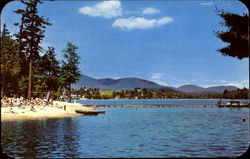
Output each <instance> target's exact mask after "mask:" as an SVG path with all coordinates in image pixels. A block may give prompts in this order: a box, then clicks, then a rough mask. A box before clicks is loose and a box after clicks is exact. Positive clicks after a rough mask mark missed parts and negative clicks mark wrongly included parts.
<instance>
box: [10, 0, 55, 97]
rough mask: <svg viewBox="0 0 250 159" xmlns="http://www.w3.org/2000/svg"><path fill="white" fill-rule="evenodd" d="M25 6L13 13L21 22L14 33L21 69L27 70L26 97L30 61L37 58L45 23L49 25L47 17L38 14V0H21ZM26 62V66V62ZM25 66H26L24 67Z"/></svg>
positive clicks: (30, 73)
mask: <svg viewBox="0 0 250 159" xmlns="http://www.w3.org/2000/svg"><path fill="white" fill-rule="evenodd" d="M21 3H23V4H24V5H25V6H26V8H25V9H18V10H16V11H15V13H17V14H20V15H21V22H20V23H16V24H15V25H16V26H19V33H18V34H17V35H16V37H17V40H18V43H19V53H20V57H21V59H22V64H24V65H23V66H24V67H23V71H24V72H25V70H29V72H28V75H29V78H28V81H29V84H28V95H27V96H28V98H29V99H30V97H31V80H32V63H34V62H36V61H37V60H38V59H39V57H40V56H39V51H40V50H41V46H40V43H41V41H42V39H43V38H44V32H45V28H46V25H51V24H50V23H49V22H48V19H44V17H42V16H39V15H38V9H37V5H38V4H39V3H41V1H40V0H29V1H24V0H21ZM27 63H28V68H27V65H25V64H27ZM25 66H26V67H25ZM24 75H25V73H24Z"/></svg>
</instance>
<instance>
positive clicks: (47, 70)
mask: <svg viewBox="0 0 250 159" xmlns="http://www.w3.org/2000/svg"><path fill="white" fill-rule="evenodd" d="M39 68H40V73H41V74H42V75H43V76H44V81H43V82H44V83H45V84H46V90H49V91H54V92H56V91H57V90H58V88H59V73H60V66H59V62H58V61H57V60H56V53H55V49H54V48H53V47H48V50H47V52H46V53H45V55H44V56H42V57H41V60H40V64H39Z"/></svg>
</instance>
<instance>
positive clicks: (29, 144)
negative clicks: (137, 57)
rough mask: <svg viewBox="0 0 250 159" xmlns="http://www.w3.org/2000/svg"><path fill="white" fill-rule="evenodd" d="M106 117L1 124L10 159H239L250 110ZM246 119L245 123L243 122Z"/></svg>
mask: <svg viewBox="0 0 250 159" xmlns="http://www.w3.org/2000/svg"><path fill="white" fill-rule="evenodd" d="M217 101H218V100H217V99H203V100H202V99H195V100H194V99H177V100H176V99H165V100H159V99H158V100H82V101H77V102H81V103H85V104H93V103H95V104H97V105H98V104H111V105H112V104H163V103H168V102H169V103H173V104H216V102H217ZM103 110H105V111H106V114H103V115H98V116H78V117H70V118H61V119H46V120H30V121H18V122H2V123H1V128H2V130H1V131H2V132H1V144H2V145H1V146H2V148H3V150H4V152H5V153H7V154H8V155H9V156H12V157H31V158H34V157H73V158H76V157H79V158H84V157H87V158H98V157H236V156H240V155H241V154H243V153H244V152H245V151H246V149H247V148H248V146H249V108H217V107H184V106H183V107H166V108H163V107H160V108H158V107H157V108H152V107H109V108H104V109H103ZM243 118H244V119H246V120H245V121H243V120H242V119H243Z"/></svg>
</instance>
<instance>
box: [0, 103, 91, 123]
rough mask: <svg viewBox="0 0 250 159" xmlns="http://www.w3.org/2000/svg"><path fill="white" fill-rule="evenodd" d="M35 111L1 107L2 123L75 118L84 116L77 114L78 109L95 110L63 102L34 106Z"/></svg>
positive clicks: (27, 108)
mask: <svg viewBox="0 0 250 159" xmlns="http://www.w3.org/2000/svg"><path fill="white" fill-rule="evenodd" d="M64 106H66V110H64ZM34 109H35V111H31V107H30V106H26V107H25V108H24V109H23V108H19V107H1V121H2V122H4V121H17V120H18V121H19V120H39V119H46V118H62V117H73V116H81V115H82V114H77V113H76V112H75V110H76V109H82V110H94V108H91V107H86V106H83V105H82V104H80V103H69V102H61V101H53V105H51V106H44V107H43V106H34ZM11 111H12V112H11Z"/></svg>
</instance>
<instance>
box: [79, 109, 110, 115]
mask: <svg viewBox="0 0 250 159" xmlns="http://www.w3.org/2000/svg"><path fill="white" fill-rule="evenodd" d="M75 112H76V113H80V114H84V115H98V114H105V112H106V111H95V110H94V111H93V110H82V109H77V110H75Z"/></svg>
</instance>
